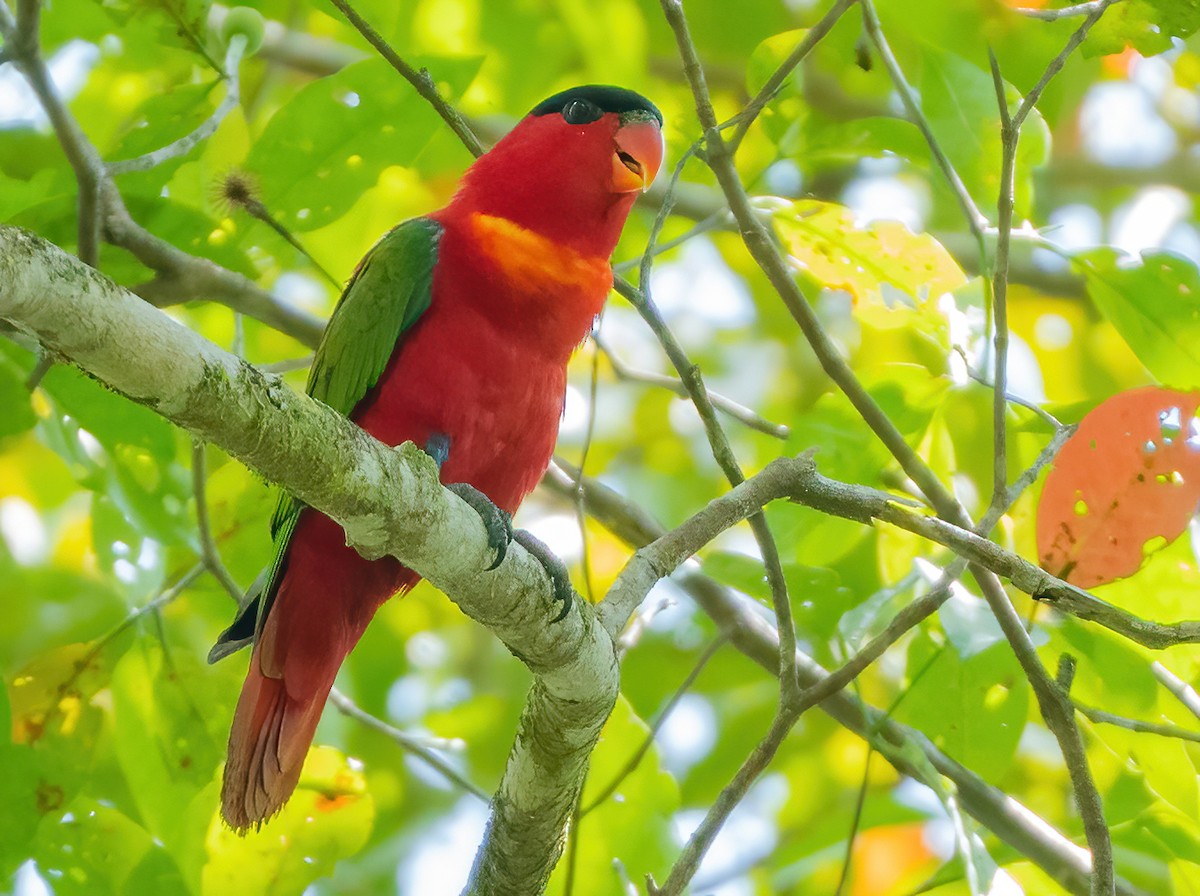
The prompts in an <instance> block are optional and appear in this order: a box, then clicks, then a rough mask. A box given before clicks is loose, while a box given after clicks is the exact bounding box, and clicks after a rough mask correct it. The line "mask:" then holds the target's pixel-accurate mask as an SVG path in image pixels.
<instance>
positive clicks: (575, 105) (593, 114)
mask: <svg viewBox="0 0 1200 896" xmlns="http://www.w3.org/2000/svg"><path fill="white" fill-rule="evenodd" d="M603 114H604V113H603V112H601V111H600V107H599V106H597V105H596V104H595V103H589V102H588V101H587V100H571V101H570V102H569V103H567V104H566V105H565V106H563V110H562V117H563V120H564V121H566V123H567V124H588V123H590V122H593V121H596V120H597V119H598V118H599V117H600V116H601V115H603Z"/></svg>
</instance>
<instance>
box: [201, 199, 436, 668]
mask: <svg viewBox="0 0 1200 896" xmlns="http://www.w3.org/2000/svg"><path fill="white" fill-rule="evenodd" d="M441 232H442V229H441V225H439V224H438V223H437V222H436V221H432V220H430V219H429V218H413V219H411V220H409V221H405V222H404V223H403V224H400V225H398V226H397V227H395V228H393V229H392V230H390V231H388V233H387V234H385V235H384V236H383V238H382V239H380V240H379V242H378V243H376V244H375V246H374V247H373V248H372V249H371V251H370V252H368V253H367V255H366V256H365V257H364V258H363V260H362V261H361V262H359V265H358V268H357V269H356V270H355V272H354V275H353V276H352V277H351V278H350V282H349V283H348V284H346V289H345V290H344V291H343V292H342V296H341V298H340V299H339V300H338V304H337V307H336V308H334V311H333V317H331V318H330V320H329V324H328V326H326V328H325V333H324V335H323V336H322V337H321V344H320V345H319V346H318V347H317V354H316V357H315V358H314V360H313V365H312V369H311V370H310V371H309V375H308V388H307V392H308V394H309V395H311V396H312V397H313V398H315V399H317V400H318V401H322V402H324V403H325V404H327V405H329V406H330V407H331V408H333V409H334V410H335V411H337V412H338V413H339V414H343V415H345V416H347V417H348V416H350V414H351V412H352V411H353V410H354V408H355V406H356V405H357V404H358V403H359V402H360V401H362V399H363V398H364V397H365V396H366V394H367V392H369V391H370V390H371V388H372V387H373V386H374V385H375V384H376V383H377V382H378V381H379V377H380V376H382V375H383V371H384V370H385V369H386V367H387V364H388V361H389V360H390V359H391V357H392V353H393V352H394V351H395V349H396V346H397V344H398V343H399V342H400V340H401V337H402V336H403V335H404V333H405V332H407V331H408V330H409V329H410V328H411V327H412V325H413V324H415V323H416V322H417V320H418V318H420V316H421V315H422V314H424V313H425V311H426V309H428V308H429V303H430V301H431V300H432V297H433V268H434V265H435V264H436V263H437V244H438V239H439V238H440V236H441ZM303 506H304V505H303V504H302V503H301V502H300V501H298V500H296V499H295V498H293V497H292V496H291V495H289V494H288V493H287V492H283V493H281V494H280V496H279V503H278V504H276V506H275V513H274V515H273V516H272V517H271V537H272V539H273V540H274V542H275V556H274V558H273V560H272V562H271V565H270V567H268V570H267V572H266V574H265V575H263V576H259V578H258V580H257V581H256V582H255V583H254V585H252V586H251V588H250V590H249V591H248V592H247V595H246V596H247V600H246V601H245V603H244V604H243V607H242V610H241V612H240V613H239V614H238V618H237V620H236V621H235V622H234V623H233V625H231V626H230V627H229V628H228V629H226V630H225V631H224V632H223V633H222V634H221V636H220V638H219V639H218V640H217V644H216V646H214V647H213V649H212V651H211V652H210V653H209V661H210V662H213V661H215V660H217V659H220V658H221V657H223V656H226V655H228V654H229V653H232V652H234V651H235V650H237V649H239V648H240V647H243V646H245V645H246V644H248V643H250V642H251V641H252V640H253V636H254V635H256V634H257V632H258V630H259V629H260V628H261V626H262V623H263V620H265V619H266V618H267V613H268V612H269V611H270V608H271V603H272V602H273V601H274V597H275V589H276V586H277V585H278V580H279V576H280V573H281V572H282V569H283V561H284V558H285V557H286V555H287V549H288V545H289V544H290V543H291V540H292V533H293V532H294V531H295V528H296V522H297V520H298V519H299V518H300V511H301V510H302V509H303ZM263 595H266V599H265V600H261V598H262V597H263ZM256 604H257V605H258V606H257V608H256ZM251 622H253V623H254V626H253V628H251V627H250V623H251Z"/></svg>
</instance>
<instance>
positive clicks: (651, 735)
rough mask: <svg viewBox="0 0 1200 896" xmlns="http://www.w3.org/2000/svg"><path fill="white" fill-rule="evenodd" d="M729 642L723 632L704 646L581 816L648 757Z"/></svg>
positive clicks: (613, 790)
mask: <svg viewBox="0 0 1200 896" xmlns="http://www.w3.org/2000/svg"><path fill="white" fill-rule="evenodd" d="M728 642H729V637H728V636H727V635H726V634H724V633H722V634H720V635H718V636H717V637H716V638H714V639H713V641H712V642H711V643H710V644H709V645H708V646H707V647H706V648H704V651H703V652H702V653H701V654H700V656H699V657H698V658H697V659H696V663H695V665H693V666H692V668H691V671H689V672H688V674H687V677H686V678H684V680H683V681H682V682H681V683H680V685H679V687H677V688H676V689H675V692H674V693H673V694H672V695H671V698H670V699H669V700H668V701H667V704H666V706H664V707H663V708H662V709H661V710H660V711H659V713H658V715H657V716H656V717H655V719H654V721H653V722H651V723H650V731H649V732H648V733H647V734H646V738H645V740H643V741H642V743H641V745H640V746H639V747H638V748H637V749H636V750H635V751H634V753H633V755H632V756H630V757H629V761H628V762H626V763H625V765H624V766H622V767H621V770H620V771H619V772H617V774H616V775H615V776H614V777H613V779H612V781H610V782H609V783H608V785H607V786H606V787H605V788H604V789H603V790H601V791H600V793H599V794H597V795H596V797H595V799H593V800H592V801H591V802H590V803H588V804H587V806H585V807H584V808H583V809H581V810H580V813H579V814H580V816H581V817H582V816H584V815H587V814H588V813H589V812H591V811H592V810H593V809H595V808H596V807H597V806H599V805H601V804H602V803H603V802H604V801H605V800H607V799H608V798H609V797H610V796H612V795H613V794H614V793H616V792H617V788H618V787H620V786H621V784H622V782H624V780H625V779H626V778H628V777H629V776H630V775H631V774H633V773H634V772H635V771H636V770H637V767H638V766H639V765H640V764H641V762H642V760H643V759H644V758H645V757H646V754H647V753H648V752H650V747H652V746H653V745H654V740H655V738H657V737H658V732H659V731H660V730H661V729H662V726H663V724H664V723H665V722H666V721H667V719H668V718H669V717H670V715H671V713H672V712H673V711H674V710H675V707H676V706H678V705H679V701H680V700H682V699H683V695H684V694H686V693H687V692H688V691H689V690H691V687H692V685H693V684H695V683H696V679H697V678H699V677H700V673H701V672H703V671H704V667H705V666H707V665H708V661H709V660H711V659H712V658H713V657H714V656H716V655H717V651H718V650H720V649H721V648H722V647H724V646H725V645H726V644H727V643H728Z"/></svg>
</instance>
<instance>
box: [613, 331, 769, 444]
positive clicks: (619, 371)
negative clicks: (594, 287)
mask: <svg viewBox="0 0 1200 896" xmlns="http://www.w3.org/2000/svg"><path fill="white" fill-rule="evenodd" d="M592 341H593V342H594V343H595V344H596V348H597V349H599V350H600V352H601V353H602V354H603V355H604V356H605V357H606V358H608V363H609V364H610V365H611V366H612V369H613V373H615V374H616V375H617V378H618V379H622V380H628V381H629V382H634V383H645V384H646V385H648V386H661V387H662V388H664V389H668V390H670V391H671V392H674V393H675V394H676V395H679V396H681V397H684V398H686V397H688V390H687V386H685V385H684V384H683V381H682V380H680V379H677V378H676V377H673V376H667V375H666V374H663V373H656V372H654V371H652V370H639V369H637V368H636V367H630V366H629V365H628V364H626V363H625V362H624V361H622V360H621V357H620V355H618V354H617V353H616V350H615V349H613V348H612V346H610V345H609V344H608V343H607V341H605V340H603V339H601V337H600V335H599V333H594V334H592ZM708 399H709V401H711V402H712V406H713V407H714V408H716V409H717V410H718V411H720V412H721V413H723V414H726V415H728V416H730V417H732V418H733V419H734V420H737V421H738V422H739V423H741V424H744V425H745V426H748V427H749V428H750V429H753V430H757V431H758V432H761V433H765V434H766V435H769V436H774V437H775V438H777V439H787V438H788V437H789V436H790V435H791V430H790V429H789V428H788V427H787V426H785V425H783V424H782V423H772V422H771V421H770V420H768V419H766V418H765V417H763V416H761V415H759V414H758V413H756V412H755V411H753V410H751V409H750V408H748V407H746V406H745V405H742V404H738V403H737V402H736V401H734V400H733V399H732V398H727V397H726V396H724V395H722V394H720V393H719V392H713V391H712V390H711V389H710V390H709V392H708Z"/></svg>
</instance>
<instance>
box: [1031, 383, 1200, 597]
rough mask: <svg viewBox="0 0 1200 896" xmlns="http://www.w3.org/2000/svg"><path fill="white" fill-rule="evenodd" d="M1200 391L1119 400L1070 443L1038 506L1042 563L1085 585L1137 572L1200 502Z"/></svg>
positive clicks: (1137, 392) (1145, 393) (1101, 409)
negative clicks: (1198, 411) (1199, 414)
mask: <svg viewBox="0 0 1200 896" xmlns="http://www.w3.org/2000/svg"><path fill="white" fill-rule="evenodd" d="M1198 406H1200V392H1177V391H1174V390H1171V389H1160V388H1158V387H1155V386H1151V387H1146V388H1142V389H1133V390H1130V391H1128V392H1122V393H1121V394H1119V395H1114V396H1113V397H1112V398H1109V399H1108V400H1107V401H1105V402H1103V403H1102V404H1100V405H1099V406H1098V407H1096V408H1095V409H1093V410H1092V411H1091V413H1089V414H1088V415H1087V416H1086V417H1084V418H1083V422H1082V423H1080V424H1079V429H1078V431H1077V432H1076V433H1075V435H1073V436H1072V437H1071V438H1070V439H1069V440H1067V443H1066V444H1065V445H1064V446H1063V449H1062V451H1060V452H1059V455H1058V458H1057V459H1056V460H1055V463H1054V468H1053V469H1052V470H1051V471H1050V475H1049V476H1047V477H1046V487H1045V488H1044V489H1043V491H1042V498H1041V502H1040V504H1039V505H1038V516H1037V545H1038V560H1039V561H1040V562H1041V564H1042V567H1043V568H1044V569H1047V570H1049V571H1050V572H1052V573H1054V574H1055V575H1057V576H1060V577H1061V578H1064V579H1066V580H1067V581H1068V582H1071V583H1073V584H1075V585H1079V586H1080V587H1083V588H1091V587H1093V586H1095V585H1103V584H1104V583H1105V582H1111V581H1113V580H1114V579H1120V578H1124V577H1125V576H1130V575H1133V573H1135V572H1137V570H1138V568H1139V567H1140V566H1141V565H1142V562H1143V560H1144V559H1145V557H1146V555H1147V554H1149V553H1150V552H1152V551H1153V550H1156V549H1157V548H1160V547H1163V546H1164V545H1167V544H1169V543H1170V542H1172V541H1174V540H1175V539H1176V538H1177V537H1178V536H1179V535H1180V533H1182V532H1183V530H1184V529H1185V528H1186V527H1187V524H1188V521H1189V520H1190V519H1191V518H1192V515H1193V514H1194V513H1195V512H1196V507H1197V504H1198V503H1200V418H1197V416H1196V411H1197V407H1198Z"/></svg>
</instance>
